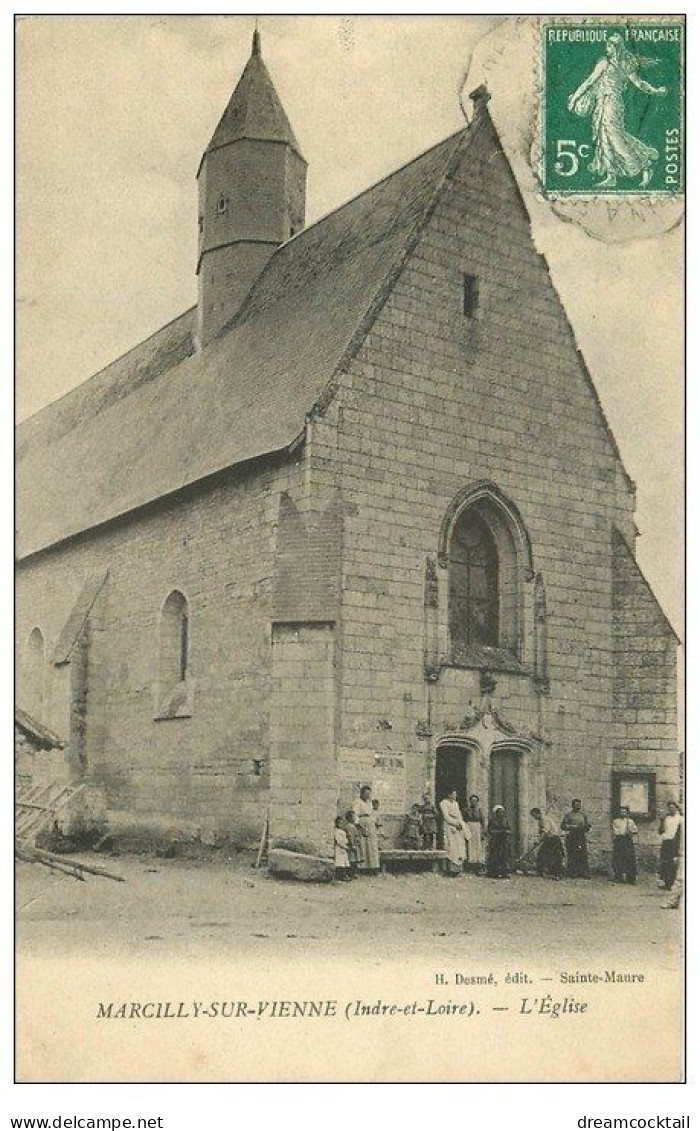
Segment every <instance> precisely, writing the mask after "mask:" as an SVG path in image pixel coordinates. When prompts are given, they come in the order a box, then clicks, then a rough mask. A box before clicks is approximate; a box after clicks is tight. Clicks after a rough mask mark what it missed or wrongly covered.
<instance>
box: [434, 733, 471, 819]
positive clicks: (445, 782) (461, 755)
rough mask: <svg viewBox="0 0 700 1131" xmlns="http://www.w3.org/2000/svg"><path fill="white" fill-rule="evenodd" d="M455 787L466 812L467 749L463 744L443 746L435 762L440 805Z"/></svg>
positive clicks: (436, 789) (460, 803)
mask: <svg viewBox="0 0 700 1131" xmlns="http://www.w3.org/2000/svg"><path fill="white" fill-rule="evenodd" d="M453 789H456V790H457V801H458V802H459V807H460V809H461V810H462V812H464V809H465V806H466V804H467V751H466V750H465V749H464V747H463V746H441V747H440V749H439V750H438V752H437V760H436V762H435V801H436V802H437V804H438V805H439V804H440V802H441V801H442V799H443V798H444V797H447V795H448V794H449V793H451V792H452V790H453Z"/></svg>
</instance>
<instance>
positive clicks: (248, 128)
mask: <svg viewBox="0 0 700 1131" xmlns="http://www.w3.org/2000/svg"><path fill="white" fill-rule="evenodd" d="M243 138H250V139H253V140H258V141H281V142H285V143H286V144H287V145H290V146H291V147H292V149H294V150H295V151H296V152H297V153H298V154H299V156H300V157H302V153H301V150H300V148H299V142H298V141H297V139H296V138H295V136H294V131H293V129H292V127H291V124H290V121H289V118H288V117H287V115H286V113H285V110H284V107H283V105H282V103H281V102H280V100H279V95H278V94H277V91H276V90H275V88H274V86H273V83H272V79H271V78H270V75H269V72H268V70H267V67H266V66H265V64H264V62H263V60H262V56H261V54H260V36H259V34H258V32H257V31H256V32H255V33H254V35H253V52H252V54H251V56H250V59H249V60H248V62H247V63H246V66H245V69H244V71H243V74H242V75H241V77H240V79H239V80H238V84H237V86H236V89H235V90H234V92H233V94H232V95H231V98H230V100H229V103H228V106H227V107H226V109H225V110H224V112H223V114H222V115H221V119H220V121H219V124H218V126H217V127H216V129H215V130H214V134H213V136H212V139H211V141H210V142H209V145H208V146H207V149H206V152H207V153H209V152H211V150H212V149H220V148H221V147H222V146H223V145H230V143H231V142H233V141H240V140H242V139H243ZM202 160H203V158H202ZM302 160H303V157H302Z"/></svg>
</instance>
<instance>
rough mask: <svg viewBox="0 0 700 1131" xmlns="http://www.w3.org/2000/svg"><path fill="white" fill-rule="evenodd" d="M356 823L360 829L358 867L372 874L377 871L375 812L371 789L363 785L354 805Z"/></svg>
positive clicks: (377, 852) (377, 838) (377, 848)
mask: <svg viewBox="0 0 700 1131" xmlns="http://www.w3.org/2000/svg"><path fill="white" fill-rule="evenodd" d="M355 813H356V814H357V825H358V828H359V830H360V849H361V852H362V856H361V858H360V861H359V868H360V871H362V872H368V873H370V874H374V873H376V872H378V871H379V835H378V833H377V814H376V811H375V809H374V807H373V805H372V789H371V786H369V785H363V787H362V789H361V790H360V797H359V800H358V802H357V805H356V806H355Z"/></svg>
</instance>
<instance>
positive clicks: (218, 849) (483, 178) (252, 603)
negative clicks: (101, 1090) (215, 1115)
mask: <svg viewBox="0 0 700 1131" xmlns="http://www.w3.org/2000/svg"><path fill="white" fill-rule="evenodd" d="M685 30H686V29H685V22H684V19H683V17H681V16H631V15H630V16H616V15H610V16H605V15H596V16H586V17H582V16H569V15H565V14H562V15H542V16H497V15H493V16H489V15H480V16H466V15H465V16H434V17H430V16H383V17H367V16H335V15H329V16H318V17H312V16H273V15H268V16H262V17H260V18H259V19H257V20H256V19H254V18H253V17H248V16H230V17H222V16H206V17H205V16H189V17H185V16H173V15H161V16H147V15H141V16H87V15H86V16H46V15H45V16H27V17H20V18H18V19H17V21H16V67H17V72H16V73H17V91H18V98H17V188H18V213H17V218H18V227H17V246H18V282H17V299H18V372H17V385H16V388H17V409H18V430H17V441H16V472H17V541H16V549H17V562H18V564H17V581H16V602H17V619H16V647H17V660H16V663H17V673H18V681H17V697H16V709H15V732H14V733H15V768H16V796H15V819H16V848H15V855H16V869H17V895H16V954H17V980H16V1018H17V1020H16V1077H17V1080H18V1081H20V1082H25V1083H26V1082H71V1083H81V1082H122V1083H124V1082H195V1083H199V1082H242V1081H263V1082H275V1081H294V1082H299V1081H331V1082H343V1081H358V1082H360V1081H368V1082H377V1081H406V1082H418V1081H429V1082H452V1081H472V1082H480V1083H486V1082H494V1081H498V1082H524V1081H527V1082H566V1083H573V1082H584V1083H590V1082H620V1083H622V1082H628V1083H629V1082H642V1083H650V1082H678V1081H681V1080H683V1078H684V1072H685V1065H684V1051H683V1050H684V1024H683V1017H684V949H683V923H684V912H683V874H684V868H683V855H684V813H685V803H684V771H683V766H684V762H683V747H684V741H683V733H684V724H683V702H682V690H683V677H682V672H683V663H682V658H683V651H682V649H683V626H684V601H683V587H684V577H683V553H684V547H683V507H684V500H683V471H684V464H683V460H684V454H683V443H682V439H683V424H684V421H683V395H684V387H683V381H684V377H683V367H684V355H683V334H684V229H683V220H684V192H685V114H684V96H685V85H684V84H685ZM91 374H92V375H91Z"/></svg>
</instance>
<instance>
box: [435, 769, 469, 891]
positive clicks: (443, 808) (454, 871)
mask: <svg viewBox="0 0 700 1131" xmlns="http://www.w3.org/2000/svg"><path fill="white" fill-rule="evenodd" d="M440 812H441V814H442V841H443V845H444V848H445V852H446V853H447V874H448V875H449V876H458V875H459V874H460V872H461V871H462V869H463V867H464V861H465V859H466V855H467V829H466V826H465V824H464V820H463V818H462V812H461V810H460V808H459V804H458V802H457V790H456V789H453V790H452V792H451V793H449V794H448V795H447V797H444V798H443V800H442V801H441V802H440Z"/></svg>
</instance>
